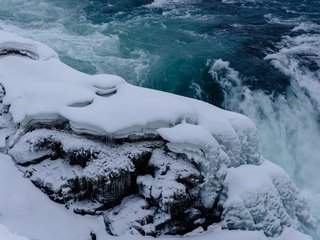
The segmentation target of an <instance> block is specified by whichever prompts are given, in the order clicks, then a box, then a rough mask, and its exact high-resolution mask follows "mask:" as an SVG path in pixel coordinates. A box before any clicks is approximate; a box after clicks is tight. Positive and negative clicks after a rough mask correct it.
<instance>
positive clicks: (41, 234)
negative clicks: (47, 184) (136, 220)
mask: <svg viewBox="0 0 320 240" xmlns="http://www.w3.org/2000/svg"><path fill="white" fill-rule="evenodd" d="M0 183H1V187H0V224H3V225H5V226H6V227H8V228H9V229H10V230H11V231H14V232H18V233H19V234H22V235H24V236H28V237H29V238H30V239H46V240H56V239H59V240H70V239H79V240H80V239H81V240H86V239H90V233H91V232H93V233H95V234H96V235H97V236H98V237H99V239H103V237H105V238H106V236H107V235H106V233H105V230H104V228H105V227H104V223H103V220H102V218H99V217H89V216H79V215H75V214H73V213H72V212H68V211H66V210H65V208H64V207H63V206H62V205H59V204H57V203H54V202H51V201H49V199H48V198H47V197H46V196H45V195H44V194H43V193H42V192H41V191H40V190H39V189H37V188H36V187H35V186H34V185H33V184H32V183H31V182H30V181H29V180H28V179H26V178H24V177H23V176H22V174H21V173H20V172H19V171H18V170H17V168H16V167H15V165H14V164H13V161H12V159H11V158H10V157H8V156H7V155H3V154H0ZM3 239H6V238H3Z"/></svg>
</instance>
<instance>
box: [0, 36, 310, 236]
mask: <svg viewBox="0 0 320 240" xmlns="http://www.w3.org/2000/svg"><path fill="white" fill-rule="evenodd" d="M9 43H10V44H9ZM9 47H10V48H9ZM23 53H24V54H23ZM17 54H18V55H19V56H16V55H17ZM0 55H2V57H1V58H0V68H1V71H2V70H3V71H2V72H1V75H0V86H1V88H0V133H1V135H0V136H1V137H0V149H1V151H2V152H3V153H5V154H8V155H10V156H11V157H12V159H13V160H14V161H15V163H16V164H17V167H18V168H19V169H20V170H21V171H22V172H23V173H24V175H25V177H26V178H29V179H30V181H32V182H33V183H34V185H36V186H37V187H38V188H40V189H41V190H42V191H43V192H44V193H45V194H47V195H48V196H49V197H50V198H51V199H52V200H53V201H56V202H59V203H61V204H64V205H65V206H66V207H67V208H68V209H70V210H72V211H74V212H75V213H78V214H82V215H85V214H90V215H102V216H103V217H104V222H105V224H106V229H107V231H108V233H110V234H112V235H123V234H126V233H128V232H130V233H134V234H142V235H152V236H159V235H163V234H171V235H175V234H185V233H188V232H191V231H192V230H194V229H202V230H206V229H207V227H208V226H210V225H212V224H214V223H219V226H222V228H224V229H230V230H234V229H242V230H259V231H263V232H264V234H265V235H266V236H271V237H274V236H278V235H280V234H281V233H282V231H283V230H284V229H285V228H286V227H293V228H295V229H299V230H301V229H309V230H310V231H312V230H313V229H315V227H316V222H315V220H314V219H313V217H312V216H311V215H310V213H309V209H308V207H307V203H306V201H305V200H304V199H303V197H302V196H301V193H300V192H299V190H298V189H297V188H296V186H295V185H294V184H293V182H292V181H291V180H290V178H289V176H288V175H287V174H286V173H285V172H284V171H283V170H282V169H281V168H280V167H277V166H276V165H274V164H271V163H270V162H268V161H267V160H265V159H263V157H262V156H261V155H260V153H259V148H258V140H257V133H256V129H255V127H254V125H253V123H252V122H251V121H250V120H249V119H248V118H246V117H244V116H242V115H239V114H236V113H231V112H227V111H224V110H222V109H218V108H216V107H214V106H211V105H209V104H206V103H203V102H200V101H197V100H192V99H188V98H183V97H179V96H175V95H171V94H167V93H162V92H158V91H154V90H147V89H142V88H138V87H134V86H131V85H130V84H127V83H126V82H125V81H124V80H123V79H121V78H120V77H117V76H111V75H98V76H89V75H86V74H83V73H80V72H77V71H76V70H73V69H71V68H69V67H67V66H65V65H64V64H63V63H61V62H60V61H59V59H58V58H57V55H56V54H55V53H54V51H53V50H51V49H48V48H47V47H45V46H43V45H41V44H38V43H36V42H33V41H29V40H24V39H22V38H17V40H15V38H14V37H13V36H12V35H10V34H9V35H8V34H7V35H6V34H4V33H3V32H2V31H0ZM15 65H18V66H19V72H17V71H16V67H15ZM52 69H53V70H52ZM20 70H21V71H20ZM34 88H35V89H34ZM57 96H59V97H57ZM60 96H61V98H60ZM43 99H46V101H44V100H43ZM47 99H48V101H47Z"/></svg>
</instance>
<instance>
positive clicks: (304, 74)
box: [208, 34, 320, 219]
mask: <svg viewBox="0 0 320 240" xmlns="http://www.w3.org/2000/svg"><path fill="white" fill-rule="evenodd" d="M319 59H320V37H319V35H317V34H313V35H307V34H305V35H300V36H297V37H285V38H283V40H282V41H281V42H280V43H279V44H278V51H277V52H276V53H273V54H270V55H267V57H266V58H265V60H266V61H271V64H273V66H274V67H276V68H277V69H279V70H280V71H281V72H283V73H284V74H285V75H287V76H288V77H290V86H289V87H288V88H287V90H286V93H285V95H281V94H271V95H270V94H266V93H265V92H263V91H262V90H250V89H249V88H248V87H247V86H245V85H243V84H242V79H243V77H244V76H241V74H240V73H239V72H238V71H236V70H235V69H233V68H232V66H230V63H229V62H226V61H223V60H221V59H218V60H215V61H212V62H209V63H208V64H212V65H211V70H210V73H211V75H212V77H213V79H214V81H216V82H218V83H219V84H220V86H221V87H222V88H223V89H224V98H225V101H224V103H223V106H224V107H225V108H227V109H230V110H233V111H238V112H242V113H244V114H245V115H247V116H249V117H250V118H251V119H253V120H254V121H255V123H256V125H257V127H258V130H259V135H260V144H261V151H262V154H263V155H264V157H266V158H267V159H269V160H271V161H274V162H276V163H277V164H279V165H281V166H282V167H284V168H285V169H286V171H287V172H288V173H289V174H290V175H291V177H292V178H293V179H294V180H295V182H296V184H297V185H298V186H299V187H300V188H301V189H303V191H304V192H305V196H306V197H307V198H308V199H309V201H310V203H311V207H312V210H313V213H314V215H315V217H317V218H318V219H320V206H319V201H320V184H319V169H320V159H319V158H320V147H319V146H318V143H319V142H320V125H319V109H320V107H319V106H320V97H319V92H320V70H319V68H320V61H319ZM308 66H309V67H310V66H313V69H310V68H309V67H308Z"/></svg>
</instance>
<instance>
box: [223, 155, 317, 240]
mask: <svg viewBox="0 0 320 240" xmlns="http://www.w3.org/2000/svg"><path fill="white" fill-rule="evenodd" d="M224 186H225V189H224V191H225V192H224V194H223V196H225V197H224V198H221V199H220V204H221V205H222V207H223V209H224V213H223V222H222V223H223V225H224V227H226V228H228V229H238V228H239V227H240V226H241V227H240V228H241V229H247V230H263V231H264V233H265V234H266V235H267V236H274V235H280V233H281V232H282V230H283V229H282V228H283V226H287V227H293V228H295V229H301V227H302V225H301V223H303V224H304V225H306V226H308V227H310V229H315V228H316V225H317V223H316V220H315V219H314V218H312V217H310V215H309V214H305V213H306V212H307V209H308V204H307V202H306V200H305V199H304V197H303V196H302V195H301V193H300V192H299V191H298V189H297V188H296V186H295V185H294V184H293V182H292V181H291V179H290V178H289V176H288V174H287V173H286V172H285V171H284V170H283V169H281V168H280V167H278V166H277V165H275V164H273V163H271V162H269V161H267V160H265V161H264V162H263V163H262V164H261V165H259V166H256V165H250V164H248V165H242V166H240V167H237V168H230V169H228V172H227V175H226V179H225V181H224Z"/></svg>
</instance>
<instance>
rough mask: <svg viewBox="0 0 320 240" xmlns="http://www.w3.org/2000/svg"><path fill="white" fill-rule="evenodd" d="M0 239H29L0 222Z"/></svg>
mask: <svg viewBox="0 0 320 240" xmlns="http://www.w3.org/2000/svg"><path fill="white" fill-rule="evenodd" d="M0 239H3V240H28V238H26V237H21V236H19V235H17V234H14V233H12V232H10V231H9V230H8V229H7V228H6V227H5V226H3V225H1V224H0Z"/></svg>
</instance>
